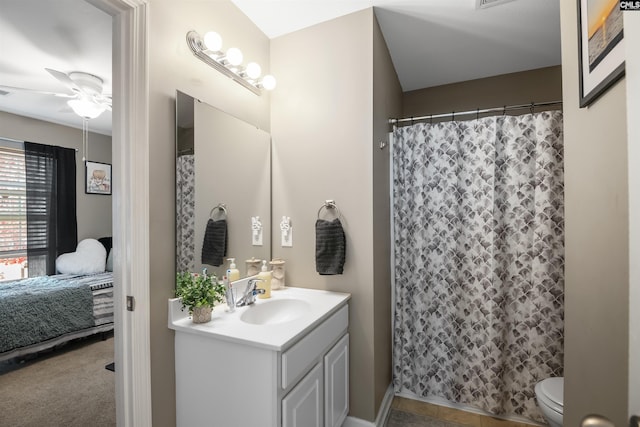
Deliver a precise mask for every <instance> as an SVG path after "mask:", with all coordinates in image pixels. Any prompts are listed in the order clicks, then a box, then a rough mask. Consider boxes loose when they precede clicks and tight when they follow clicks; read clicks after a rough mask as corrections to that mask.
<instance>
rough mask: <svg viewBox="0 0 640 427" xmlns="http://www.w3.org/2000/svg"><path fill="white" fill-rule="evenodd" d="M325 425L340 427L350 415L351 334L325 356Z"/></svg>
mask: <svg viewBox="0 0 640 427" xmlns="http://www.w3.org/2000/svg"><path fill="white" fill-rule="evenodd" d="M324 387H325V388H324V390H325V391H324V407H325V414H324V423H325V424H324V425H325V427H340V426H341V425H342V423H343V422H344V420H345V418H347V414H348V413H349V334H346V335H345V336H343V337H342V338H341V339H340V341H338V342H337V343H336V345H334V346H333V348H332V349H331V350H329V352H328V353H327V354H326V356H324Z"/></svg>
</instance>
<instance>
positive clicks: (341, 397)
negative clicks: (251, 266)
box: [169, 287, 350, 427]
mask: <svg viewBox="0 0 640 427" xmlns="http://www.w3.org/2000/svg"><path fill="white" fill-rule="evenodd" d="M349 298H350V295H349V294H344V293H338V292H329V291H321V290H314V289H304V288H290V287H288V288H286V289H284V290H278V291H274V292H273V293H272V297H271V298H270V299H264V300H261V299H258V300H257V301H256V303H255V304H253V305H251V306H248V307H241V308H236V310H235V311H234V312H231V313H230V312H228V311H227V307H226V306H224V305H221V306H218V307H216V308H215V309H214V310H213V314H212V320H211V322H209V323H206V324H194V323H192V321H191V318H190V317H189V315H188V312H187V311H186V310H185V311H182V310H181V304H180V300H178V299H171V300H169V328H171V329H173V330H175V366H176V417H177V425H178V426H179V427H187V426H207V425H209V426H225V427H234V426H237V427H246V426H261V427H263V426H264V427H269V426H271V427H280V426H282V427H294V426H296V427H325V426H327V427H338V426H341V425H342V423H343V421H344V419H345V418H346V416H347V413H348V412H349V385H348V384H349V382H348V378H349V334H348V333H347V329H348V322H349V306H348V300H349Z"/></svg>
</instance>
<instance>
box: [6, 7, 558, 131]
mask: <svg viewBox="0 0 640 427" xmlns="http://www.w3.org/2000/svg"><path fill="white" fill-rule="evenodd" d="M175 1H176V7H179V6H178V4H179V1H185V0H175ZM200 1H203V0H200ZM207 1H216V0H207ZM232 1H233V2H234V3H235V4H236V5H237V6H238V7H239V8H240V9H241V10H242V11H243V12H244V13H245V14H246V15H247V16H248V17H249V18H250V19H251V20H252V21H253V22H254V23H255V24H256V25H257V26H258V27H259V28H260V29H261V30H262V31H263V32H264V33H265V34H266V35H267V36H268V37H270V38H275V37H278V36H281V35H284V34H287V33H290V32H293V31H296V30H299V29H302V28H305V27H308V26H310V25H314V24H317V23H320V22H324V21H327V20H330V19H333V18H336V17H338V16H342V15H345V14H348V13H352V12H355V11H358V10H362V9H365V8H368V7H374V8H375V12H376V16H377V18H378V21H379V23H380V27H381V29H382V32H383V34H384V38H385V40H386V42H387V45H388V47H389V51H390V52H391V58H392V60H393V63H394V65H395V68H396V71H397V73H398V77H399V79H400V82H401V85H402V88H403V90H404V91H409V90H415V89H421V88H425V87H431V86H437V85H442V84H447V83H454V82H459V81H465V80H471V79H476V78H481V77H487V76H492V75H498V74H505V73H511V72H517V71H523V70H529V69H535V68H541V67H546V66H551V65H558V64H560V0H515V1H511V2H508V3H505V4H501V5H498V6H494V7H490V8H486V9H477V8H476V0H269V1H266V0H232ZM0 4H1V5H2V7H1V8H0V52H1V54H0V85H4V86H16V87H24V88H29V89H37V90H44V91H51V92H64V91H65V88H64V87H63V86H62V85H61V83H59V82H58V81H57V80H55V79H54V78H53V77H52V76H51V75H50V74H49V73H47V72H46V71H45V68H53V69H56V70H59V71H63V72H71V71H83V72H88V73H91V74H94V75H97V76H99V77H101V78H102V79H103V80H104V82H105V84H104V92H105V93H111V17H110V16H108V15H106V14H105V13H103V12H101V11H100V10H98V9H96V8H95V7H93V6H91V5H89V4H88V3H85V2H84V1H80V0H0ZM223 36H224V35H223ZM65 101H66V100H65V99H63V98H57V97H54V96H50V95H37V94H29V93H23V92H13V93H10V94H7V95H4V96H2V95H0V110H2V111H9V112H12V113H16V114H21V115H26V116H30V117H36V118H40V119H44V120H49V121H54V122H57V123H62V124H66V125H68V126H74V127H81V125H82V120H81V119H80V118H79V117H78V116H76V115H75V114H73V112H71V111H70V110H69V109H68V108H66V103H65ZM89 127H90V130H92V131H96V132H100V133H104V134H110V133H111V112H109V111H106V112H105V113H103V114H102V115H101V116H100V117H98V118H97V119H94V120H91V121H90V123H89ZM0 133H1V132H0ZM0 136H1V135H0Z"/></svg>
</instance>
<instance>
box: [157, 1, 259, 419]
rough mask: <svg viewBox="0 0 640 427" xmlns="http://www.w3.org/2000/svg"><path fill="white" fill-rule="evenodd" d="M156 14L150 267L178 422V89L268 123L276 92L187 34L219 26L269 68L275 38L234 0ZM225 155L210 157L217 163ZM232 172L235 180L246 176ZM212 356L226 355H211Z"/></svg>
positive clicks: (160, 382) (167, 403) (165, 376)
mask: <svg viewBox="0 0 640 427" xmlns="http://www.w3.org/2000/svg"><path fill="white" fill-rule="evenodd" d="M149 11H150V16H149V25H150V27H149V106H150V112H149V123H150V129H149V141H150V144H151V146H150V157H149V167H150V171H149V173H150V177H151V179H150V188H149V193H150V197H149V216H150V217H149V228H150V230H149V235H150V241H149V251H150V253H149V260H150V261H149V272H150V289H149V293H150V307H149V312H150V313H151V315H150V328H151V333H150V335H151V388H152V405H153V407H152V410H153V414H152V416H153V425H154V427H156V426H160V427H162V426H173V425H175V376H174V348H173V335H174V334H173V331H171V330H169V329H168V328H167V298H171V297H173V291H174V286H175V281H174V274H175V218H174V216H175V172H174V171H175V157H174V156H175V136H174V135H175V118H174V115H175V91H176V90H181V91H183V92H185V93H188V94H190V95H192V96H195V97H198V98H199V99H201V100H203V101H205V102H207V103H209V104H210V105H213V106H215V107H217V108H219V109H221V110H224V111H226V112H228V113H230V114H232V115H234V116H236V117H238V118H241V119H242V120H245V121H247V122H250V123H254V124H256V125H257V126H259V127H260V128H262V129H266V130H268V129H269V126H270V122H269V103H270V98H269V94H263V95H262V96H256V95H255V94H253V93H252V92H250V91H248V90H247V89H245V88H244V87H242V86H240V85H239V84H237V83H235V82H234V81H232V80H231V79H229V78H228V77H225V76H224V75H222V74H221V73H219V72H217V71H215V70H214V69H213V68H211V67H210V66H208V65H206V64H204V63H203V62H202V61H200V60H199V59H197V58H196V57H194V56H193V54H192V53H191V51H190V50H189V48H188V46H187V44H186V41H185V36H186V33H187V31H189V30H192V29H194V30H197V31H198V32H200V33H201V34H203V33H204V32H206V31H207V30H215V31H217V32H219V33H220V34H221V35H222V37H223V41H224V44H225V46H227V47H230V46H238V47H240V48H241V49H242V51H243V53H244V55H245V58H247V59H249V60H254V61H256V62H258V63H259V64H261V65H262V66H263V69H264V70H265V72H266V71H269V70H268V65H269V39H268V38H267V37H266V36H265V35H264V34H262V32H260V31H259V30H258V29H257V28H256V27H255V25H254V24H253V23H252V22H251V21H250V20H249V19H248V18H247V17H246V16H245V15H244V14H242V13H241V12H240V11H239V10H238V9H237V8H236V7H235V6H234V5H233V4H232V3H231V2H230V1H228V0H219V1H215V2H204V1H198V0H185V1H181V2H180V4H179V5H177V4H176V2H175V1H168V0H151V1H150V7H149ZM224 161H225V159H211V164H212V167H215V164H216V162H224ZM241 168H242V165H238V171H239V173H238V176H229V177H226V178H225V180H227V181H228V182H229V183H230V184H232V183H233V181H234V180H236V179H242V173H241V172H242V169H241ZM212 363H226V361H219V360H216V359H215V355H212Z"/></svg>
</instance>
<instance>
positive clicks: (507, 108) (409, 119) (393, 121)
mask: <svg viewBox="0 0 640 427" xmlns="http://www.w3.org/2000/svg"><path fill="white" fill-rule="evenodd" d="M550 105H562V101H547V102H532V103H530V104H520V105H505V106H504V107H495V108H485V109H483V110H480V109H477V110H470V111H459V112H455V111H452V112H450V113H442V114H429V115H428V116H419V117H405V118H402V119H389V123H390V124H392V125H395V124H397V123H401V122H414V121H418V120H430V119H439V118H443V117H451V118H453V117H455V116H467V115H471V114H476V115H479V114H486V113H498V112H502V113H503V114H504V113H506V112H507V111H511V110H522V109H524V108H531V109H534V108H536V107H547V106H550Z"/></svg>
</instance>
